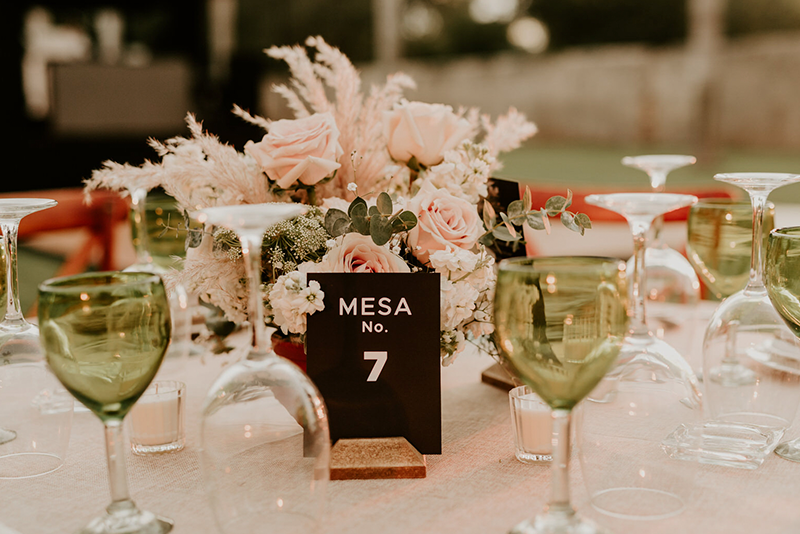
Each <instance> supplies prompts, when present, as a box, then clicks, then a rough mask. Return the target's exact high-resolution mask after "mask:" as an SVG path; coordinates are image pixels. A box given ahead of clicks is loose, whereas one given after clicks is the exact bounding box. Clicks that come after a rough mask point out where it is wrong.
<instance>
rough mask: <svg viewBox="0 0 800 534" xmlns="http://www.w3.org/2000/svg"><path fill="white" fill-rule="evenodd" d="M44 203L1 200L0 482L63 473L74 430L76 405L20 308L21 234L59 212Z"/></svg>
mask: <svg viewBox="0 0 800 534" xmlns="http://www.w3.org/2000/svg"><path fill="white" fill-rule="evenodd" d="M56 204H57V203H56V201H55V200H49V199H43V198H9V199H0V228H2V231H3V239H2V243H3V248H4V255H5V263H6V268H5V286H6V294H5V298H6V311H5V318H4V319H3V322H2V323H0V478H27V477H31V476H37V475H42V474H45V473H49V472H51V471H54V470H55V469H58V468H59V467H60V466H61V465H62V464H63V463H64V458H65V456H66V453H67V446H68V444H69V433H70V427H71V425H72V399H71V398H70V397H69V395H67V394H66V392H64V391H63V389H61V388H59V385H58V382H57V381H56V379H55V378H54V377H53V376H52V374H51V373H50V371H49V370H48V369H47V365H46V362H45V359H44V355H43V353H42V349H41V346H40V345H39V329H38V328H37V327H36V325H33V324H31V323H29V322H28V321H26V320H25V317H23V314H22V310H21V307H20V302H19V287H18V278H17V233H18V230H19V223H20V221H21V220H22V218H23V217H25V216H26V215H30V214H31V213H35V212H37V211H41V210H44V209H48V208H52V207H55V206H56Z"/></svg>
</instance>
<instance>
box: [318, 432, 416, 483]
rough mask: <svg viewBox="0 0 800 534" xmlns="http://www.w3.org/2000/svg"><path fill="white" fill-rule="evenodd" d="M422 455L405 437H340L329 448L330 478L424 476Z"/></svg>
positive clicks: (360, 478)
mask: <svg viewBox="0 0 800 534" xmlns="http://www.w3.org/2000/svg"><path fill="white" fill-rule="evenodd" d="M426 474H427V467H426V465H425V457H424V456H423V455H422V454H420V453H419V451H417V449H415V448H414V446H413V445H411V444H410V443H409V442H408V441H407V440H406V439H405V438H370V439H340V440H339V441H337V442H336V444H335V445H334V446H333V448H332V449H331V480H365V479H378V478H425V475H426Z"/></svg>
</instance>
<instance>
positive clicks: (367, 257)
mask: <svg viewBox="0 0 800 534" xmlns="http://www.w3.org/2000/svg"><path fill="white" fill-rule="evenodd" d="M312 268H313V270H314V271H317V272H331V273H408V272H411V269H409V267H408V264H407V263H406V262H405V261H404V260H403V258H401V257H400V256H398V255H397V254H394V253H393V252H392V251H390V250H389V249H388V248H387V247H385V246H379V245H376V244H375V243H374V242H373V241H372V238H371V237H370V236H367V235H361V234H357V233H355V232H351V233H349V234H345V235H344V237H343V238H342V240H341V241H340V242H339V243H338V244H337V245H336V246H334V247H333V248H332V249H331V250H329V251H328V253H327V254H326V255H325V257H324V258H323V260H322V261H321V262H320V263H317V264H315V265H313V267H312Z"/></svg>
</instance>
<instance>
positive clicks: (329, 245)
mask: <svg viewBox="0 0 800 534" xmlns="http://www.w3.org/2000/svg"><path fill="white" fill-rule="evenodd" d="M335 246H336V240H335V239H328V240H327V241H325V248H327V249H328V250H330V249H332V248H333V247H335Z"/></svg>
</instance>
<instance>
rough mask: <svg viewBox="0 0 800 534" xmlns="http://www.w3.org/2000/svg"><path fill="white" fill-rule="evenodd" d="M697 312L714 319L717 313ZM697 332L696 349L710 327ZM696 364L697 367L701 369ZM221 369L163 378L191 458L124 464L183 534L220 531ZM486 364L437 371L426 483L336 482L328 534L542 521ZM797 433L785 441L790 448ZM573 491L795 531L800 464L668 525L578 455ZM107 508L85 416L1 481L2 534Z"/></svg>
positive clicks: (727, 473)
mask: <svg viewBox="0 0 800 534" xmlns="http://www.w3.org/2000/svg"><path fill="white" fill-rule="evenodd" d="M701 308H702V311H703V314H704V315H705V316H706V317H707V316H708V313H709V311H710V310H711V309H713V306H708V305H707V306H703V307H701ZM697 326H698V327H697V328H695V332H694V336H693V340H694V344H695V346H696V345H697V343H696V342H697V340H699V339H701V336H702V330H703V328H704V326H705V321H697ZM696 354H697V351H693V354H692V357H691V358H690V359H692V360H693V361H692V364H693V365H695V366H698V365H699V360H698V359H697V355H696ZM223 361H224V358H216V359H215V358H214V357H211V356H204V357H197V358H193V359H190V360H189V361H186V362H182V363H174V362H165V365H164V366H163V368H162V370H161V371H160V372H159V373H160V374H159V379H163V378H174V379H179V380H183V381H185V382H186V383H187V385H188V388H187V395H188V403H187V406H188V412H187V445H186V448H185V449H184V450H183V451H181V452H179V453H175V454H170V455H163V456H154V457H139V456H134V455H133V454H128V457H127V462H128V475H129V479H130V489H131V495H132V497H133V499H134V500H135V501H136V502H137V504H139V505H140V506H141V507H142V508H144V509H148V510H151V511H153V512H156V513H159V514H161V515H164V516H166V517H170V518H172V519H173V520H174V521H175V528H174V530H173V532H174V533H176V534H190V533H192V534H195V533H196V534H202V533H209V534H213V533H216V532H217V530H216V527H215V523H214V519H213V517H212V515H211V511H210V508H209V506H208V504H207V500H206V496H205V494H204V492H203V487H202V481H201V475H200V458H199V451H198V446H199V434H198V432H199V420H198V413H199V410H200V405H201V402H202V399H203V397H204V395H205V392H206V391H207V389H208V387H209V386H210V384H211V382H212V381H213V379H214V378H215V377H216V376H217V374H218V373H219V371H220V368H221V367H220V364H221V362H223ZM491 363H492V361H491V360H490V359H489V358H488V357H485V356H479V355H477V354H472V353H465V354H463V355H462V356H460V357H459V359H458V360H457V361H456V362H455V363H454V364H453V365H452V366H450V367H446V368H444V369H443V370H442V385H443V393H442V430H443V453H442V454H441V455H440V456H428V457H427V463H428V476H427V478H424V479H416V480H367V481H355V480H351V481H332V482H331V483H330V484H329V485H328V504H327V510H326V517H325V518H324V521H323V522H322V532H324V533H325V534H328V533H331V534H333V533H362V532H363V533H367V532H370V533H371V532H381V533H383V534H387V533H406V532H409V533H411V532H413V533H449V532H452V533H459V534H464V533H475V534H493V533H496V534H502V533H505V532H507V531H508V530H509V529H510V528H511V527H512V526H514V525H515V524H517V523H518V522H520V521H522V520H524V519H526V518H528V517H531V516H532V515H534V514H536V513H537V512H539V511H540V510H541V509H542V507H543V506H544V505H545V503H546V501H547V498H548V495H549V480H550V473H549V468H547V467H540V466H532V465H525V464H522V463H520V462H518V461H516V460H515V458H514V449H513V444H512V431H511V421H510V415H509V407H508V396H507V394H506V392H504V391H501V390H500V389H497V388H495V387H493V386H489V385H486V384H483V383H481V382H480V372H481V371H482V370H483V369H485V368H486V367H488V366H489V365H491ZM795 427H797V424H795ZM795 434H796V433H795V432H794V431H790V434H789V437H794V436H795ZM607 469H610V470H612V469H614V466H611V465H609V466H607ZM571 482H572V495H573V504H574V506H575V507H576V508H577V509H578V511H579V512H580V513H581V514H583V515H584V516H586V517H589V518H592V519H593V520H594V521H595V522H597V523H599V524H600V525H603V526H605V527H606V528H608V529H610V530H611V531H612V532H616V533H619V534H623V533H638V532H647V533H650V532H653V533H670V534H673V533H675V532H703V533H713V532H720V533H725V534H731V533H739V532H741V533H750V532H759V533H796V532H800V464H795V463H792V462H788V461H785V460H782V459H781V458H779V457H777V456H775V455H771V456H770V457H769V458H768V459H767V460H766V462H765V463H764V465H762V466H761V467H760V468H759V469H756V470H753V471H747V470H743V469H732V468H722V467H710V466H701V467H700V469H699V474H698V476H697V478H696V481H695V492H694V498H693V500H692V502H690V503H689V505H688V507H687V509H686V510H685V511H684V512H683V513H682V514H680V515H678V516H676V517H673V518H670V519H666V520H657V521H627V520H619V519H613V518H609V517H607V516H605V515H602V514H600V513H597V512H596V511H594V510H593V509H592V507H591V505H590V504H589V502H588V496H587V493H586V490H585V488H584V485H583V481H582V479H581V469H580V465H579V462H578V459H577V454H573V461H572V464H571ZM108 502H109V493H108V477H107V472H106V463H105V452H104V446H103V432H102V427H101V424H100V422H99V421H98V419H97V418H96V417H95V416H94V415H92V414H90V413H86V412H83V413H76V414H75V418H74V423H73V427H72V437H71V441H70V447H69V452H68V456H67V461H66V463H65V465H64V466H63V467H62V468H61V469H60V470H58V471H56V472H55V473H52V474H49V475H45V476H42V477H37V478H32V479H27V480H0V532H4V530H3V525H5V526H7V527H10V528H12V529H15V530H17V531H19V532H20V533H21V534H56V533H65V534H69V533H72V532H74V531H76V530H77V529H78V528H80V527H83V526H84V525H85V524H86V523H87V522H88V521H89V520H90V519H91V518H93V517H94V516H96V515H98V514H100V513H101V512H102V511H103V509H104V507H105V506H106V505H107V504H108Z"/></svg>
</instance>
